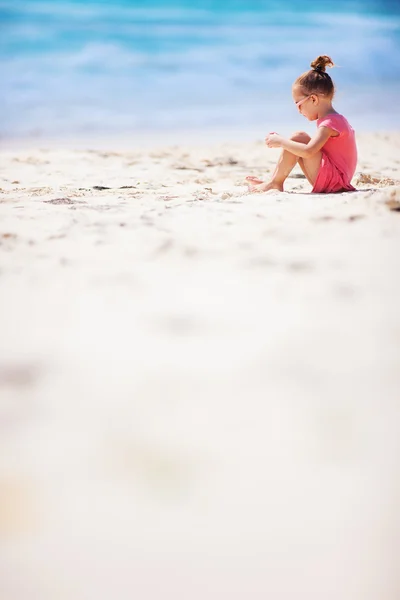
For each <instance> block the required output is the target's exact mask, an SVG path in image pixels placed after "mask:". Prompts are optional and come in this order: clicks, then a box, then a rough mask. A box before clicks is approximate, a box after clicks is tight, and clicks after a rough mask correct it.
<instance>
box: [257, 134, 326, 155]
mask: <svg viewBox="0 0 400 600" xmlns="http://www.w3.org/2000/svg"><path fill="white" fill-rule="evenodd" d="M337 135H338V132H337V131H335V130H334V129H330V128H329V127H318V129H317V133H316V134H315V136H314V137H313V138H311V140H310V141H309V142H308V144H302V143H301V142H294V141H293V140H288V139H286V138H284V137H282V136H280V135H278V134H276V133H273V134H269V135H268V136H267V137H266V138H265V143H266V144H267V146H268V147H269V148H284V150H288V151H289V152H291V153H292V154H295V155H296V156H301V157H302V158H309V157H310V156H313V154H316V153H317V152H319V150H321V148H322V147H323V146H324V145H325V143H326V142H327V140H328V139H329V138H330V137H331V136H337Z"/></svg>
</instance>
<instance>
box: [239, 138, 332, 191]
mask: <svg viewBox="0 0 400 600" xmlns="http://www.w3.org/2000/svg"><path fill="white" fill-rule="evenodd" d="M290 139H291V140H293V141H295V142H301V143H303V144H307V143H308V142H309V141H310V139H311V138H310V136H309V135H308V134H307V133H305V132H304V131H298V132H296V133H294V134H293V135H292V136H291V137H290ZM321 156H322V153H321V151H320V152H317V153H316V154H314V156H311V157H310V158H300V157H298V156H296V155H295V154H292V153H291V152H289V151H288V150H283V151H282V153H281V155H280V157H279V160H278V164H277V165H276V168H275V171H274V173H273V175H272V178H271V180H270V181H266V182H264V181H261V180H260V179H258V178H257V177H246V180H247V182H248V184H247V185H248V186H249V192H267V191H268V190H279V191H281V192H283V183H284V181H285V179H286V178H287V176H288V175H289V174H290V172H291V171H292V169H293V167H294V166H295V164H296V163H297V162H298V163H299V165H300V167H301V170H302V171H303V173H304V175H305V176H306V178H307V180H308V181H309V183H311V185H314V182H315V180H316V178H317V175H318V170H319V167H320V164H321Z"/></svg>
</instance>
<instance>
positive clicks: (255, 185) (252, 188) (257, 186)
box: [246, 176, 283, 193]
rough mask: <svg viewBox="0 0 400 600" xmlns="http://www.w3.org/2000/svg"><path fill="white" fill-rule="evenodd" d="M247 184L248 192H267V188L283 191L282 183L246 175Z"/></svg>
mask: <svg viewBox="0 0 400 600" xmlns="http://www.w3.org/2000/svg"><path fill="white" fill-rule="evenodd" d="M246 181H247V182H248V183H247V186H248V188H249V192H251V193H256V192H259V193H260V192H268V191H269V190H277V191H279V192H283V185H282V184H279V183H275V181H269V182H268V181H261V179H258V177H251V176H250V177H246Z"/></svg>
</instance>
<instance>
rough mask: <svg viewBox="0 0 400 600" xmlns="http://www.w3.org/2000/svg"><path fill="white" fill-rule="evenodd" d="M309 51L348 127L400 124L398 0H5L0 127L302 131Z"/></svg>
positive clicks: (55, 132) (8, 131) (11, 133)
mask: <svg viewBox="0 0 400 600" xmlns="http://www.w3.org/2000/svg"><path fill="white" fill-rule="evenodd" d="M318 54H328V55H330V56H332V58H333V60H334V61H335V63H336V64H337V65H338V68H335V69H332V70H331V71H330V74H331V76H332V77H333V79H334V81H335V84H336V88H337V92H336V98H335V102H334V104H335V108H336V109H337V110H339V112H342V113H343V114H345V116H346V117H348V119H349V120H350V121H351V122H352V124H354V126H355V127H356V128H359V129H363V130H370V131H371V130H382V129H384V130H390V129H397V130H398V129H400V102H399V101H398V98H399V92H400V65H399V61H398V56H399V54H400V3H399V2H397V1H394V0H388V1H385V2H379V1H373V0H366V1H364V2H361V1H359V0H352V1H347V2H345V1H344V0H337V1H336V2H330V1H329V2H315V1H314V0H309V1H305V2H302V3H298V2H297V1H294V0H288V1H287V2H286V3H285V4H281V3H280V2H277V1H275V0H269V1H268V0H264V1H263V0H258V1H257V0H251V1H249V2H244V1H234V0H221V1H220V2H218V3H217V2H211V1H202V2H197V3H194V4H192V3H190V2H188V1H184V0H177V1H175V2H173V1H150V2H137V1H135V0H116V1H115V2H114V3H113V4H111V3H109V2H106V1H104V0H53V1H49V0H42V1H40V2H37V1H35V0H31V1H27V0H14V1H13V2H9V1H1V0H0V61H1V79H2V84H1V88H0V114H1V115H2V118H1V122H0V136H1V137H3V138H12V137H30V136H34V137H49V136H63V135H77V136H78V135H81V136H85V135H125V134H128V135H129V134H133V133H135V132H146V131H151V132H153V133H154V132H157V131H162V132H167V131H177V130H202V131H204V130H210V131H212V130H214V129H217V130H230V129H231V130H243V129H246V128H248V129H252V130H255V129H257V128H259V129H260V131H261V132H265V131H268V130H270V129H271V127H273V128H274V129H276V128H277V127H284V128H287V129H291V128H293V127H295V128H297V129H298V128H299V126H301V125H302V124H303V121H304V120H302V118H301V116H300V115H299V114H298V112H297V111H296V108H295V107H294V105H293V101H292V98H291V85H292V83H293V81H294V80H295V79H296V77H297V76H298V75H300V74H301V73H302V72H304V71H306V70H308V68H309V65H310V62H311V60H313V59H314V58H315V57H316V56H317V55H318Z"/></svg>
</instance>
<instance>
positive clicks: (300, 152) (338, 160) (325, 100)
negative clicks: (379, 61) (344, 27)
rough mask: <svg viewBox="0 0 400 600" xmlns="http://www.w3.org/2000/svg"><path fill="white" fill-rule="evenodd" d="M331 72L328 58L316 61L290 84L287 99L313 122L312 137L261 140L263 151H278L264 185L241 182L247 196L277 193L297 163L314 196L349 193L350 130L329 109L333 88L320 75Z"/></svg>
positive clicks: (254, 180)
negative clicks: (277, 159)
mask: <svg viewBox="0 0 400 600" xmlns="http://www.w3.org/2000/svg"><path fill="white" fill-rule="evenodd" d="M327 66H328V67H333V66H334V65H333V62H332V59H331V58H330V57H329V56H318V58H316V59H315V60H314V61H313V62H312V63H311V70H310V71H307V72H306V73H303V75H300V77H298V78H297V79H296V81H295V82H294V84H293V87H292V95H293V100H294V103H295V104H296V106H297V108H298V110H299V111H300V113H301V114H302V115H303V116H304V117H305V118H306V119H308V120H309V121H317V132H316V134H315V135H314V137H312V138H310V136H309V135H308V134H307V133H305V132H304V131H299V132H297V133H295V134H294V135H292V136H291V138H290V139H286V138H284V137H282V136H281V135H278V134H277V133H275V132H273V133H270V134H268V135H267V137H266V138H265V143H266V145H267V146H268V148H283V152H282V154H281V156H280V158H279V161H278V164H277V166H276V169H275V171H274V173H273V175H272V178H271V180H270V181H267V182H263V181H261V180H260V179H258V178H257V177H246V180H247V182H248V184H247V185H248V186H249V191H250V192H266V191H268V190H279V191H281V192H283V183H284V181H285V179H286V178H287V176H288V175H289V173H290V171H291V170H292V169H293V167H294V166H295V164H296V163H297V162H298V163H299V165H300V167H301V169H302V171H303V173H304V175H305V176H306V178H307V179H308V181H309V182H310V183H311V185H312V186H313V189H312V192H314V193H315V194H330V193H333V192H344V191H354V189H355V188H354V187H353V186H352V185H351V183H350V181H351V178H352V177H353V175H354V171H355V169H356V164H357V147H356V142H355V136H354V130H353V129H352V127H351V126H350V125H349V123H348V122H347V120H346V119H345V118H344V117H343V116H342V115H340V114H339V113H337V112H336V110H335V109H334V108H333V106H332V98H333V95H334V93H335V86H334V84H333V81H332V79H331V78H330V76H329V75H328V73H326V72H325V68H326V67H327Z"/></svg>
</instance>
